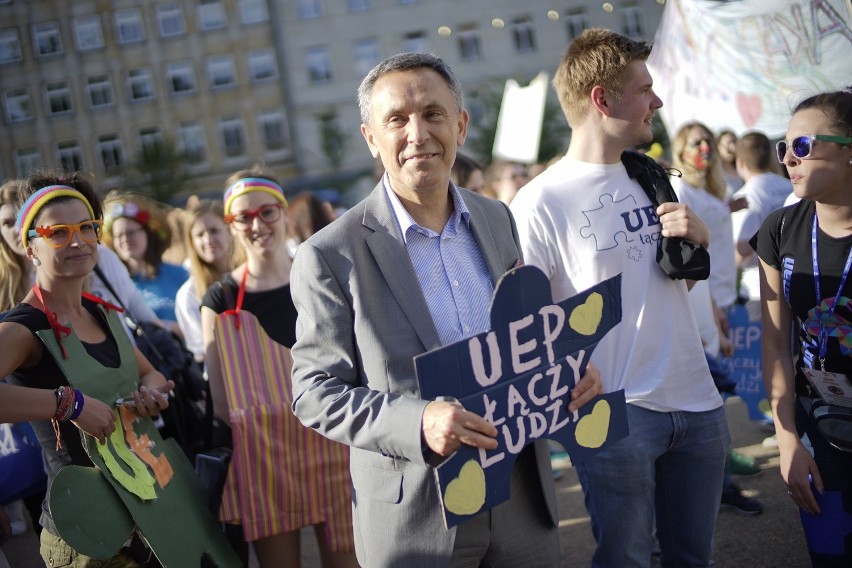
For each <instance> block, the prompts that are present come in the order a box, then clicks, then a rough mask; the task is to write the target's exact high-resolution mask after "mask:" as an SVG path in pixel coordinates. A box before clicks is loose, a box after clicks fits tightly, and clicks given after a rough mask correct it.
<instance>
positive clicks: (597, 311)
mask: <svg viewBox="0 0 852 568" xmlns="http://www.w3.org/2000/svg"><path fill="white" fill-rule="evenodd" d="M602 315H603V296H601V295H600V294H598V293H597V292H592V293H591V294H589V297H588V298H586V301H585V302H583V303H582V304H581V305H579V306H577V307H576V308H574V309H573V310H572V311H571V316H570V317H569V318H568V324H569V325H570V326H571V329H573V330H574V331H576V332H577V333H581V334H583V335H594V333H595V332H596V331H597V330H598V325H600V323H601V316H602Z"/></svg>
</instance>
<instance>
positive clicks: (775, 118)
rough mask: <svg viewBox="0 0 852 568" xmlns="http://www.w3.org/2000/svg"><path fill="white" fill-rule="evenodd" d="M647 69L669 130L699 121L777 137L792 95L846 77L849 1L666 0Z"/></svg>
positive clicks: (846, 82) (850, 65) (841, 83)
mask: <svg viewBox="0 0 852 568" xmlns="http://www.w3.org/2000/svg"><path fill="white" fill-rule="evenodd" d="M648 67H649V69H650V70H651V75H652V76H653V78H654V90H655V91H656V93H657V94H658V95H659V96H660V98H662V99H663V104H664V106H663V108H662V109H660V111H659V112H660V114H661V117H662V119H663V122H664V123H665V125H666V129H667V130H668V132H669V135H674V133H675V131H676V130H677V128H678V127H679V126H680V125H681V124H683V123H684V122H687V121H690V120H699V121H701V122H703V123H705V124H707V125H708V126H709V127H710V128H712V129H713V130H714V131H718V130H720V129H722V128H730V129H732V130H734V131H735V132H737V133H738V134H742V133H743V132H744V131H746V130H760V131H762V132H764V133H765V134H766V135H767V136H769V137H771V138H781V137H783V136H784V133H785V132H786V130H787V122H788V121H789V119H790V112H791V110H792V109H793V107H795V105H796V104H797V103H798V102H799V101H801V100H802V99H804V98H805V97H808V96H810V95H813V94H816V93H819V92H823V91H831V90H838V89H842V88H844V87H847V86H850V85H852V2H850V0H733V1H729V2H719V1H715V0H668V2H666V8H665V11H664V12H663V19H662V21H661V22H660V27H659V28H658V29H657V35H656V37H655V39H654V49H653V51H652V52H651V57H650V58H649V60H648Z"/></svg>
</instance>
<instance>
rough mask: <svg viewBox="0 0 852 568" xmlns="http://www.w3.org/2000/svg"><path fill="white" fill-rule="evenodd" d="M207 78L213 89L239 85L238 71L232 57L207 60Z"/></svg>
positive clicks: (222, 56)
mask: <svg viewBox="0 0 852 568" xmlns="http://www.w3.org/2000/svg"><path fill="white" fill-rule="evenodd" d="M207 76H208V78H209V79H210V86H211V87H212V88H214V89H215V88H222V87H229V86H231V85H236V84H237V71H236V68H235V67H234V57H233V56H232V55H216V56H214V57H209V58H208V59H207Z"/></svg>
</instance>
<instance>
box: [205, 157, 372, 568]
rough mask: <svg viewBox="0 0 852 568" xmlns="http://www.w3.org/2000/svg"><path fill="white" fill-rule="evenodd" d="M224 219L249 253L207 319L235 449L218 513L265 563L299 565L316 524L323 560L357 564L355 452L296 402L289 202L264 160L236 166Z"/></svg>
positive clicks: (214, 387)
mask: <svg viewBox="0 0 852 568" xmlns="http://www.w3.org/2000/svg"><path fill="white" fill-rule="evenodd" d="M225 220H226V222H227V223H228V224H229V225H230V227H231V232H232V233H233V234H234V237H235V239H236V240H237V241H238V242H239V243H240V244H241V245H242V247H243V249H244V250H245V254H246V258H247V260H246V262H245V263H243V264H241V265H239V266H238V267H236V268H235V269H234V270H233V271H231V272H230V273H228V274H227V275H226V277H225V278H224V279H223V280H221V281H220V282H217V283H215V284H214V285H213V286H211V287H210V289H209V290H208V291H207V294H206V295H205V297H204V300H203V301H202V308H201V320H202V330H203V334H204V343H205V346H206V350H207V356H206V361H207V372H208V377H209V379H210V392H211V394H212V398H213V409H214V414H215V415H216V416H217V417H218V418H220V419H222V420H223V421H225V422H226V423H228V424H229V425H230V426H231V429H232V433H233V443H234V451H233V455H232V457H231V467H230V470H229V472H228V478H227V480H226V482H225V490H224V493H223V496H222V506H221V509H220V512H219V515H220V518H221V519H222V520H223V521H225V522H227V523H235V524H241V525H242V527H243V536H244V538H245V540H246V541H248V542H252V543H253V544H254V548H255V551H256V552H257V556H258V559H259V561H260V565H261V568H271V567H277V566H299V564H300V549H299V529H301V528H302V527H305V526H309V525H314V526H315V530H316V535H317V540H318V541H319V549H320V555H321V557H322V562H323V565H324V566H333V567H348V566H357V565H358V564H357V560H356V559H355V554H354V548H355V544H354V536H353V533H352V511H351V502H350V483H351V482H350V479H349V454H348V450H347V448H346V447H345V446H342V445H340V444H337V443H335V442H332V441H330V440H327V439H326V438H324V437H322V436H320V435H319V434H317V433H316V432H314V431H313V430H311V429H310V428H305V427H304V426H302V424H301V423H300V422H299V420H298V419H297V418H296V417H295V416H294V415H293V413H292V411H291V403H292V393H291V391H292V388H291V383H290V368H291V366H292V358H291V356H290V347H291V346H292V345H293V343H294V342H295V339H296V308H295V306H294V305H293V300H292V298H291V297H290V267H291V259H290V256H289V254H288V250H287V247H286V242H287V201H286V199H285V198H284V191H283V190H282V189H281V186H280V185H279V184H278V182H277V181H276V180H275V178H273V177H272V176H270V175H268V174H266V173H265V172H263V171H262V170H260V169H259V168H253V169H249V170H243V171H239V172H237V173H235V174H234V175H232V176H231V177H230V178H229V179H228V182H227V191H226V192H225Z"/></svg>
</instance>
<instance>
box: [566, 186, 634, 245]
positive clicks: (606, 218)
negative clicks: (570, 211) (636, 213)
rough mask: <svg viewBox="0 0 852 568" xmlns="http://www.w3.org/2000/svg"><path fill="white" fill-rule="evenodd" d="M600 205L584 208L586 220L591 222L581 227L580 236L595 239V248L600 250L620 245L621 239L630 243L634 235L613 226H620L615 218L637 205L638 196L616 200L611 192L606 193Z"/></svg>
mask: <svg viewBox="0 0 852 568" xmlns="http://www.w3.org/2000/svg"><path fill="white" fill-rule="evenodd" d="M598 201H599V203H600V204H601V206H600V207H596V208H594V209H588V210H583V215H585V217H586V220H587V221H588V222H589V224H588V225H586V226H585V227H581V228H580V236H581V237H583V238H585V239H589V238H594V239H595V248H596V250H598V251H602V250H610V249H613V248H615V247H617V246H618V244H619V240H621V241H623V242H626V243H630V242H633V237H632V236H631V235H630V234H629V233H628V232H627V231H626V230H622V229H618V230H616V231H612V229H610V228H611V227H614V226H618V225H617V224H615V223H614V221H613V218H614V217H619V218H621V215H622V212H623V211H629V210H630V209H634V208H635V207H636V198H635V197H633V196H632V195H628V196H627V197H625V198H624V199H619V200H618V201H615V200H614V198H613V196H612V194H611V193H604V194H602V195H601V196H600V197H599V198H598Z"/></svg>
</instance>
